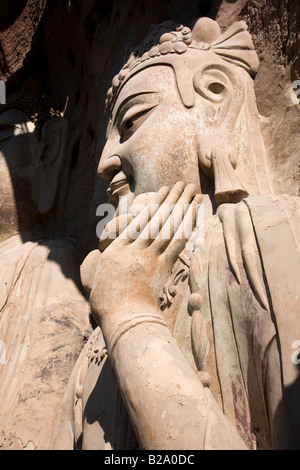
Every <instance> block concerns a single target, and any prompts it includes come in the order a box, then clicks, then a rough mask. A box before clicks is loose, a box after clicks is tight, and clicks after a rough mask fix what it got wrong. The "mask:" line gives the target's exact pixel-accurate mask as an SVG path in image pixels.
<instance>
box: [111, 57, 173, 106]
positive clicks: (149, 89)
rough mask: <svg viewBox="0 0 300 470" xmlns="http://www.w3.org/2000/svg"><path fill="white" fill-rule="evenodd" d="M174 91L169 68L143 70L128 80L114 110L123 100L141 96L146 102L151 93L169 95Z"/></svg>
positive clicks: (171, 71)
mask: <svg viewBox="0 0 300 470" xmlns="http://www.w3.org/2000/svg"><path fill="white" fill-rule="evenodd" d="M175 91H176V79H175V73H174V70H173V69H172V68H171V67H170V66H166V65H157V66H153V67H149V68H147V69H143V70H141V71H139V72H138V73H136V74H135V75H133V76H132V77H131V78H130V80H128V81H127V82H126V83H125V84H124V86H123V87H122V89H121V90H120V93H119V95H118V98H117V100H116V102H115V105H114V110H116V109H118V107H119V106H120V104H121V103H122V102H123V101H124V100H129V99H130V98H133V97H135V96H142V97H144V99H145V100H146V99H147V97H148V96H149V95H151V94H153V93H158V94H159V93H160V94H170V93H174V92H175Z"/></svg>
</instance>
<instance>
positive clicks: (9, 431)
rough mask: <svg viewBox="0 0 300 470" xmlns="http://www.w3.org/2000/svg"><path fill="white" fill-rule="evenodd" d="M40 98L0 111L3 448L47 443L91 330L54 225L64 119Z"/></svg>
mask: <svg viewBox="0 0 300 470" xmlns="http://www.w3.org/2000/svg"><path fill="white" fill-rule="evenodd" d="M52 106H53V105H52V101H51V102H47V100H46V99H45V98H42V99H41V100H39V99H38V98H35V97H29V96H23V97H16V98H14V99H13V100H11V101H10V102H9V104H8V105H6V106H2V107H1V110H0V112H1V116H0V173H1V178H0V185H1V188H0V198H1V208H0V219H1V224H0V254H1V255H0V286H1V289H0V343H1V362H0V429H1V432H0V448H1V449H10V450H19V449H30V450H35V449H38V450H43V449H49V448H50V447H51V446H52V445H53V439H54V436H55V435H56V433H57V427H58V424H59V421H60V416H61V411H62V403H63V396H64V392H65V389H66V385H67V382H68V379H69V376H70V374H71V371H72V369H73V367H74V364H75V362H76V359H77V357H78V355H79V353H80V351H81V349H82V345H83V341H84V335H85V331H86V330H87V328H88V327H89V308H88V302H87V301H86V299H85V297H84V295H83V293H82V289H81V288H80V285H81V284H80V278H79V266H80V264H78V263H80V261H79V259H77V257H78V248H77V247H76V245H75V243H73V242H72V241H70V240H67V239H65V238H64V237H63V236H62V235H61V234H60V233H59V232H58V231H59V230H60V229H59V224H58V200H59V195H60V194H61V193H62V192H63V190H64V185H63V176H64V173H65V171H66V163H67V161H66V152H65V146H66V139H67V135H68V124H67V120H66V119H65V118H64V117H61V116H60V115H59V113H58V112H56V111H54V109H52V111H51V107H52Z"/></svg>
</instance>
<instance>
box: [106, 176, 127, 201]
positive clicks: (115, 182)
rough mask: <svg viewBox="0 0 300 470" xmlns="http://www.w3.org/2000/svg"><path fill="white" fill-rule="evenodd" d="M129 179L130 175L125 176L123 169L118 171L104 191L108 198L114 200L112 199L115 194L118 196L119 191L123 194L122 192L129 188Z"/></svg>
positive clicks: (114, 197)
mask: <svg viewBox="0 0 300 470" xmlns="http://www.w3.org/2000/svg"><path fill="white" fill-rule="evenodd" d="M131 181H132V177H131V176H126V175H125V173H123V171H119V172H118V173H117V174H116V175H115V176H114V177H113V179H112V180H111V182H110V185H109V188H108V190H107V191H106V192H107V194H108V196H109V198H110V200H112V202H115V201H114V199H116V196H120V195H121V193H122V195H123V193H124V192H126V190H127V189H128V188H129V184H130V183H131ZM124 190H125V191H124Z"/></svg>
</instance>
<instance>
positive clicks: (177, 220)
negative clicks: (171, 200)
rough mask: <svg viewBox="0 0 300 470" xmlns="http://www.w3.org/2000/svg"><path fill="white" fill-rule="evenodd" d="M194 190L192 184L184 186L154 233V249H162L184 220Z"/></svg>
mask: <svg viewBox="0 0 300 470" xmlns="http://www.w3.org/2000/svg"><path fill="white" fill-rule="evenodd" d="M195 191H196V187H195V185H194V184H189V185H188V186H186V188H185V189H184V191H183V193H182V195H181V197H180V198H179V200H178V202H177V204H176V205H175V206H174V209H173V211H172V213H171V215H170V217H169V218H168V219H167V220H166V222H165V223H164V225H163V226H162V228H161V230H160V231H159V232H158V233H155V234H154V235H155V240H154V241H153V248H154V249H163V247H164V246H167V245H168V244H169V242H170V241H171V240H172V238H173V237H174V234H175V233H176V231H177V230H178V228H179V226H180V225H181V223H182V222H183V220H184V216H185V213H186V212H187V210H188V208H189V206H190V204H191V201H192V200H193V197H194V195H195Z"/></svg>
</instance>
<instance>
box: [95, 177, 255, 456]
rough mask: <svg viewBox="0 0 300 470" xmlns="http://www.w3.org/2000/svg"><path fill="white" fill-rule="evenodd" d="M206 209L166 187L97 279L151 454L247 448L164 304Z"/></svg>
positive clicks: (107, 328)
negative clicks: (191, 360)
mask: <svg viewBox="0 0 300 470" xmlns="http://www.w3.org/2000/svg"><path fill="white" fill-rule="evenodd" d="M200 202H201V197H200V196H197V195H196V196H195V187H194V185H188V186H187V187H186V188H185V189H184V188H183V185H182V184H181V183H179V184H177V185H175V186H174V187H173V189H172V190H171V191H169V190H168V189H167V188H162V189H161V190H160V191H159V192H158V193H157V195H156V199H155V200H154V201H152V206H148V207H146V208H145V209H144V210H143V211H142V212H141V213H140V214H139V215H138V216H137V217H135V218H134V219H133V220H132V221H131V222H130V224H129V225H128V228H127V229H126V230H125V231H124V232H123V233H122V234H121V235H120V236H119V237H118V238H117V239H116V240H115V241H113V243H112V244H111V245H110V246H109V247H108V248H107V249H106V250H105V251H104V253H103V254H102V255H101V256H100V260H99V263H98V266H97V269H96V273H95V277H94V283H93V288H92V292H91V297H90V300H91V306H92V310H93V313H94V316H95V318H96V320H97V322H98V323H99V325H100V326H101V328H102V331H103V334H104V337H105V340H106V343H107V347H108V353H109V356H110V359H111V362H112V364H113V367H114V371H115V374H116V377H117V380H118V384H119V387H120V390H121V393H122V396H123V399H124V401H125V403H126V406H127V409H128V412H129V415H130V418H131V421H132V424H133V426H134V428H135V431H136V434H137V437H138V439H139V442H140V445H141V447H142V448H144V449H148V450H151V449H156V450H162V449H168V450H171V449H174V450H175V449H177V450H179V449H182V450H183V449H194V450H197V449H246V446H245V444H244V442H243V441H242V440H241V438H240V437H239V435H238V433H237V431H236V430H235V429H234V428H233V426H232V425H231V424H230V423H229V421H228V420H227V418H226V417H225V415H224V414H223V413H222V411H221V410H220V408H219V407H218V405H217V403H216V401H215V400H214V398H213V396H212V394H211V392H210V390H209V389H207V388H204V387H203V385H202V383H201V381H200V380H199V379H198V377H197V375H196V373H195V372H194V371H193V369H192V368H191V367H190V366H189V364H188V363H187V361H186V359H185V358H184V356H183V354H182V353H181V351H180V349H179V348H178V346H177V344H176V342H175V340H174V339H173V337H172V335H171V332H170V331H169V329H168V328H167V325H166V323H165V321H164V318H163V315H162V313H161V311H160V309H159V305H158V299H159V294H160V292H161V290H162V287H163V286H164V284H165V283H166V280H167V279H168V277H169V276H170V273H171V271H172V268H173V266H174V263H175V262H176V260H177V259H178V256H179V254H180V253H181V252H182V250H183V249H184V247H185V245H186V242H187V241H188V239H189V237H190V235H191V233H192V230H193V229H194V227H195V224H196V215H197V204H199V203H200ZM153 204H156V210H153Z"/></svg>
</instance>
